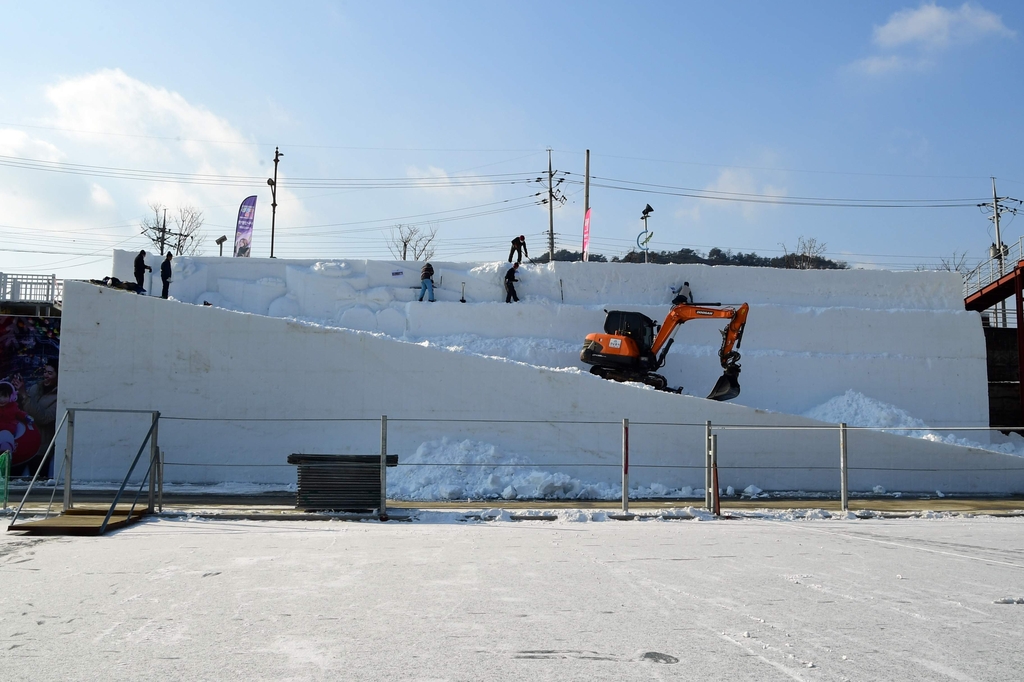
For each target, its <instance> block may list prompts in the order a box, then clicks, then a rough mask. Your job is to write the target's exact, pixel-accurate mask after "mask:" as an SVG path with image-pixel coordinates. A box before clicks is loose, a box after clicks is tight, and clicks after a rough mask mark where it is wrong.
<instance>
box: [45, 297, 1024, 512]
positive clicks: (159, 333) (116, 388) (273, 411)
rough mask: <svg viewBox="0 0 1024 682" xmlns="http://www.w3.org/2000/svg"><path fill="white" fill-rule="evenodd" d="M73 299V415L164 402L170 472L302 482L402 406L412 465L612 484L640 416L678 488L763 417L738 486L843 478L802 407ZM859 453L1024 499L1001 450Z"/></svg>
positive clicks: (640, 477) (65, 357)
mask: <svg viewBox="0 0 1024 682" xmlns="http://www.w3.org/2000/svg"><path fill="white" fill-rule="evenodd" d="M64 304H65V305H64V316H63V320H62V340H61V394H60V401H61V402H60V405H59V409H63V408H65V407H67V406H75V407H95V408H104V409H141V410H159V411H160V412H161V414H162V415H163V419H162V421H161V424H160V432H159V438H160V447H161V448H162V449H164V451H165V452H166V453H167V456H168V460H169V462H171V463H172V464H171V465H169V466H168V469H167V472H166V473H165V480H167V481H178V482H192V483H211V482H222V481H225V480H235V481H240V482H265V483H278V484H291V483H294V470H290V468H289V467H287V466H283V465H284V464H285V462H286V458H287V456H288V454H290V453H292V452H306V453H312V454H316V453H323V454H365V453H367V452H374V451H376V450H377V449H378V448H379V443H380V418H381V415H388V418H389V434H388V442H389V451H390V452H392V453H393V454H398V455H399V456H400V457H403V456H404V455H409V454H412V453H414V452H416V451H417V450H418V449H419V448H420V446H421V445H423V444H424V443H428V442H433V441H438V440H440V439H442V438H446V437H448V438H451V437H453V436H455V437H458V438H460V439H469V440H472V441H474V442H478V443H485V444H491V445H493V446H494V447H495V448H496V449H497V450H498V451H503V452H510V453H519V454H520V455H522V456H523V457H526V458H528V459H529V460H530V462H531V466H533V467H535V468H537V469H539V470H542V471H543V472H545V475H546V476H547V477H548V478H551V476H552V475H559V476H561V475H564V476H568V477H571V478H576V479H578V480H580V481H589V482H592V483H594V484H597V483H603V484H606V485H613V484H614V483H615V481H617V480H618V478H619V476H620V470H619V464H620V463H621V424H622V419H623V418H628V419H630V420H631V422H632V424H631V428H630V453H631V462H630V464H631V466H630V478H631V481H632V482H633V484H634V485H637V486H646V487H651V486H653V485H655V484H657V485H660V486H665V487H668V488H671V489H678V488H684V487H685V486H690V487H691V488H702V487H703V481H704V469H703V463H704V426H703V425H704V422H705V421H706V420H710V421H711V422H712V423H713V424H715V425H719V426H722V425H728V424H743V425H750V426H761V427H765V428H763V429H760V430H758V429H751V430H732V431H729V430H723V431H718V433H719V464H720V476H721V481H720V483H721V485H722V486H723V487H725V486H727V485H732V486H733V487H735V488H738V489H743V488H745V487H746V486H748V485H756V486H758V487H760V488H762V489H764V490H806V491H836V490H838V486H839V470H838V462H839V436H838V430H837V429H836V428H834V425H833V428H828V429H824V430H794V429H789V428H787V429H772V428H770V427H790V426H802V425H803V426H807V425H816V426H826V425H824V424H822V422H816V421H813V420H810V419H807V418H803V417H797V416H793V415H786V414H779V413H771V412H766V411H763V410H757V409H752V408H749V407H744V406H742V405H736V404H728V403H717V402H713V401H707V400H703V399H698V398H693V397H689V396H685V395H674V394H669V393H665V392H660V391H655V390H652V389H649V388H640V387H637V386H636V385H629V384H619V383H615V382H611V381H604V380H601V379H599V378H597V377H594V376H591V375H589V374H587V373H586V372H583V371H580V370H575V369H574V370H562V371H556V370H550V369H545V368H540V367H536V366H529V365H524V364H521V363H515V362H495V361H494V360H492V359H488V358H483V357H477V356H473V355H466V354H462V353H453V352H447V351H444V350H440V349H437V348H432V347H424V346H421V345H417V344H413V343H405V342H400V341H396V340H392V339H388V338H386V337H383V336H380V335H375V334H367V333H361V332H353V331H346V330H338V329H327V328H324V327H319V326H314V325H309V324H301V323H298V322H294V321H289V320H281V319H275V318H269V317H263V316H259V315H249V314H240V313H235V312H231V311H228V310H224V309H220V308H215V307H203V306H193V305H184V304H181V303H176V302H173V301H163V300H160V299H158V298H153V297H146V296H132V295H126V294H124V293H123V292H119V291H113V290H106V289H103V288H100V287H94V286H91V285H89V284H85V283H80V282H67V283H66V288H65V299H64ZM437 305H444V306H454V305H457V304H437ZM424 307H425V306H424ZM352 310H353V315H355V314H356V313H355V311H356V310H357V309H352ZM362 311H363V313H362V314H365V315H366V316H367V318H366V319H367V320H374V323H375V321H376V317H375V316H374V315H373V314H372V313H371V312H370V311H369V310H366V309H362ZM97 322H99V324H97ZM368 324H369V323H368ZM368 324H367V326H368ZM942 369H944V368H940V369H939V371H941V370H942ZM747 371H748V370H747V369H746V368H745V369H744V375H743V376H741V382H742V381H743V379H744V377H746V376H748V375H747ZM810 378H811V379H816V377H813V376H811V377H810ZM744 390H746V388H745V389H744ZM510 396H512V397H514V399H512V400H510ZM427 397H429V398H427ZM125 418H127V417H125ZM97 419H98V418H97ZM310 419H315V420H318V421H316V422H310V421H309V420H310ZM80 424H81V426H80ZM89 424H91V425H89ZM122 426H123V428H122ZM122 426H119V427H118V428H116V429H113V428H110V426H109V424H108V425H103V424H102V423H101V422H100V421H96V422H92V421H91V420H87V419H83V420H82V421H81V422H77V421H76V432H75V476H76V479H77V480H106V481H110V480H118V479H119V478H121V477H122V476H123V475H124V473H125V471H126V470H127V466H128V464H129V462H130V456H126V455H125V453H130V454H131V456H133V455H134V452H133V451H132V447H134V448H137V447H138V444H137V443H135V444H134V445H131V444H132V443H134V442H135V441H136V440H137V435H138V434H137V433H136V432H135V431H134V430H131V429H129V428H128V427H127V426H125V425H122ZM133 428H134V427H133ZM143 433H144V431H143ZM849 458H850V480H851V487H852V488H853V489H854V490H870V489H871V488H872V487H873V486H875V485H881V486H883V487H885V488H886V489H887V490H890V491H905V492H908V493H909V492H925V491H934V490H943V491H944V492H964V493H975V494H977V493H1022V492H1024V458H1021V457H1015V456H1011V455H1004V454H1001V453H993V452H989V451H984V450H979V449H975V448H968V447H961V446H957V445H950V444H946V443H935V442H929V441H927V440H923V439H911V438H905V437H901V436H895V435H888V434H884V433H878V432H872V431H856V432H855V433H853V434H852V435H851V438H850V448H849ZM402 461H405V460H404V459H403V460H402ZM224 465H228V466H224ZM551 480H552V481H555V479H554V478H551ZM559 480H561V479H559ZM556 483H557V481H556ZM563 494H565V493H564V491H563Z"/></svg>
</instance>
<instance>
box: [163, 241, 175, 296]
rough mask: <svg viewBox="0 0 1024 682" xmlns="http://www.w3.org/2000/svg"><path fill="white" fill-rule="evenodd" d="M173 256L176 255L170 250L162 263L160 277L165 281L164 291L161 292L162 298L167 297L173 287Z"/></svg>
mask: <svg viewBox="0 0 1024 682" xmlns="http://www.w3.org/2000/svg"><path fill="white" fill-rule="evenodd" d="M173 257H174V255H173V254H172V253H171V252H170V251H168V252H167V257H166V258H164V262H163V263H161V264H160V279H161V280H162V281H163V283H164V291H163V293H162V294H160V298H167V294H168V293H169V292H170V289H171V258H173Z"/></svg>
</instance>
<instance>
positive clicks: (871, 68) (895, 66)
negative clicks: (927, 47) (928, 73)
mask: <svg viewBox="0 0 1024 682" xmlns="http://www.w3.org/2000/svg"><path fill="white" fill-rule="evenodd" d="M930 64H931V62H929V61H927V60H924V59H908V58H907V57H903V56H901V55H895V54H891V55H886V56H874V57H865V58H864V59H861V60H858V61H857V62H855V63H854V68H855V69H856V70H858V71H860V72H862V73H866V74H868V75H870V76H879V75H882V74H886V73H895V72H897V71H909V70H922V69H925V68H927V67H928V66H929V65H930Z"/></svg>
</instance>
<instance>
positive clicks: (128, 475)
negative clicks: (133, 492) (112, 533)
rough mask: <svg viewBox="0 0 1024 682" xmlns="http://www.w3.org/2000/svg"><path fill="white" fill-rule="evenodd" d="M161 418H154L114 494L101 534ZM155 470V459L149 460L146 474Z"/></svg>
mask: <svg viewBox="0 0 1024 682" xmlns="http://www.w3.org/2000/svg"><path fill="white" fill-rule="evenodd" d="M159 421H160V420H159V418H157V419H154V420H153V423H152V424H150V425H149V431H147V432H146V437H145V438H144V439H143V440H142V445H140V446H139V452H138V454H136V455H135V459H134V461H132V465H131V467H130V468H129V469H128V473H127V474H125V477H124V480H123V481H122V482H121V487H120V488H118V489H117V494H116V495H114V502H113V504H111V505H110V509H108V510H107V515H106V516H105V517H103V524H102V525H101V526H100V533H99V534H100V535H103V533H104V532H105V531H106V530H107V524H108V523H110V517H111V516H113V515H114V510H116V509H117V503H118V502H119V501H120V500H121V493H123V492H124V487H125V486H126V485H128V480H129V479H130V478H131V477H132V472H133V471H135V466H136V465H137V464H138V463H139V458H140V457H142V451H143V450H145V449H146V443H148V442H149V438H150V436H152V435H153V430H154V429H156V425H157V423H158V422H159ZM152 471H153V460H152V458H151V459H150V461H149V468H148V469H147V470H146V476H149V475H150V474H151V472H152ZM142 480H143V482H145V481H146V477H145V476H143V478H142ZM134 509H135V505H134V503H133V504H132V510H133V511H134ZM128 518H131V511H129V512H128Z"/></svg>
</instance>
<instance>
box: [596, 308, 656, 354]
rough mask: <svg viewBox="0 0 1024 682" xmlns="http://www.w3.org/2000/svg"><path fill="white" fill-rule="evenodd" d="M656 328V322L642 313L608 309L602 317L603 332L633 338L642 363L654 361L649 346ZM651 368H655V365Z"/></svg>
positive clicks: (652, 343)
mask: <svg viewBox="0 0 1024 682" xmlns="http://www.w3.org/2000/svg"><path fill="white" fill-rule="evenodd" d="M657 330H658V323H657V322H655V321H654V320H652V319H651V318H649V317H647V316H646V315H644V314H643V313H635V312H631V311H627V310H610V311H608V314H607V316H606V317H605V318H604V333H605V334H611V335H614V336H625V337H627V338H630V339H633V341H634V342H635V343H636V345H637V349H638V350H639V352H640V358H641V362H643V363H644V364H649V363H651V362H654V361H655V358H654V354H653V353H652V352H651V347H652V346H653V345H654V335H655V334H656V333H657ZM651 369H656V367H652V368H651Z"/></svg>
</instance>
